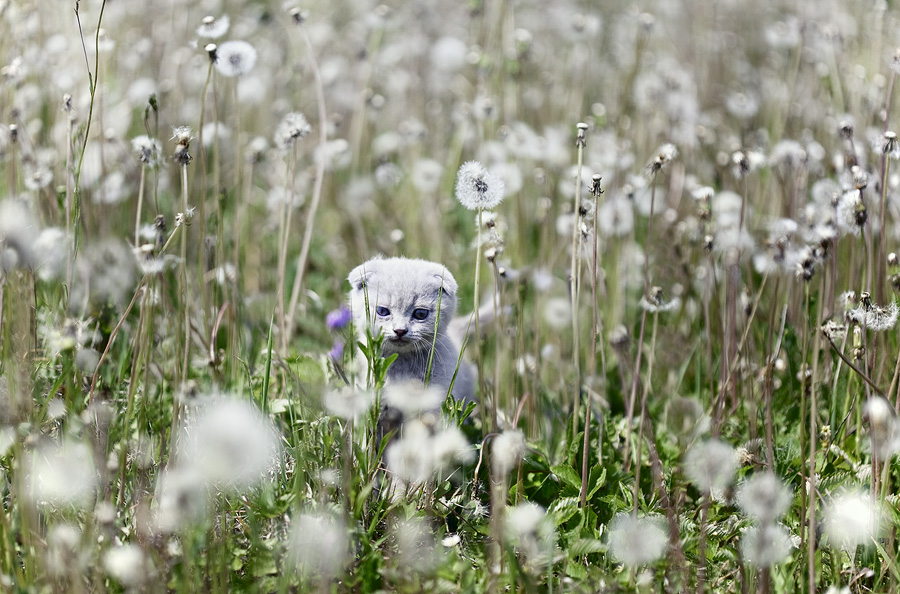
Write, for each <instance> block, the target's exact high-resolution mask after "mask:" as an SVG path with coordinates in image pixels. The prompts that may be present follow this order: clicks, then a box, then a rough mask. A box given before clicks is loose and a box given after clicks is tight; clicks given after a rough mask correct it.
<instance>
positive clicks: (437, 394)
mask: <svg viewBox="0 0 900 594" xmlns="http://www.w3.org/2000/svg"><path fill="white" fill-rule="evenodd" d="M443 401H444V391H442V390H439V389H437V388H435V387H433V386H429V387H425V384H423V383H422V382H417V381H408V382H399V383H393V384H391V385H389V386H386V387H385V390H384V402H385V404H387V405H388V406H390V407H393V408H396V409H398V410H399V411H400V412H402V413H403V414H404V415H405V416H415V415H419V414H422V413H424V412H429V411H437V410H439V409H440V407H441V403H442V402H443Z"/></svg>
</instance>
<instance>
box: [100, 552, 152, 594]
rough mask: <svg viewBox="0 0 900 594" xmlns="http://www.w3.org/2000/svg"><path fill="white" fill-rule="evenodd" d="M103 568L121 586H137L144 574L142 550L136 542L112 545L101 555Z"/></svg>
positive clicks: (141, 581)
mask: <svg viewBox="0 0 900 594" xmlns="http://www.w3.org/2000/svg"><path fill="white" fill-rule="evenodd" d="M103 568H104V569H105V570H106V573H107V574H109V575H110V576H111V577H113V578H115V579H116V580H118V582H119V583H120V584H122V585H123V586H126V587H129V588H130V587H135V586H138V585H140V584H142V583H143V582H144V578H145V575H146V566H145V559H144V552H143V551H142V550H141V547H139V546H137V545H136V544H130V543H129V544H124V545H119V546H114V547H112V548H110V549H109V550H107V551H106V554H105V555H103Z"/></svg>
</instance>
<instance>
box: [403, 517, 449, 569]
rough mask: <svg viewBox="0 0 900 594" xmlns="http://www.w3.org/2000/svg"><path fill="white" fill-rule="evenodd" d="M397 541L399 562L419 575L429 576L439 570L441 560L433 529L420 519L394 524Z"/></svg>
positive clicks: (414, 518) (415, 518) (410, 519)
mask: <svg viewBox="0 0 900 594" xmlns="http://www.w3.org/2000/svg"><path fill="white" fill-rule="evenodd" d="M393 533H394V535H395V537H396V539H397V561H398V562H399V563H400V564H401V565H402V566H403V567H405V568H408V569H411V570H412V571H414V572H416V573H417V574H426V575H427V574H429V573H431V572H432V571H434V569H436V568H437V566H438V564H439V563H440V560H441V558H440V557H439V556H438V552H437V551H436V550H435V544H436V543H435V541H434V535H433V532H432V528H431V527H430V526H428V525H427V523H426V522H425V521H424V520H423V519H422V518H419V517H412V518H409V519H408V520H404V521H400V522H397V523H396V524H394V526H393Z"/></svg>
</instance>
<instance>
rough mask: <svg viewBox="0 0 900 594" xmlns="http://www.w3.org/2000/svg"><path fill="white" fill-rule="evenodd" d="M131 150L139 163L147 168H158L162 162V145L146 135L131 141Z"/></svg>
mask: <svg viewBox="0 0 900 594" xmlns="http://www.w3.org/2000/svg"><path fill="white" fill-rule="evenodd" d="M131 150H132V151H133V152H134V153H136V154H137V156H138V159H139V160H140V162H141V163H143V164H145V165H147V166H149V167H158V166H159V164H160V162H161V161H162V144H161V143H160V142H159V140H157V139H156V138H151V137H150V136H147V135H146V134H142V135H140V136H135V137H134V138H132V139H131Z"/></svg>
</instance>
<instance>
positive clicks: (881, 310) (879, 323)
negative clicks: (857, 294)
mask: <svg viewBox="0 0 900 594" xmlns="http://www.w3.org/2000/svg"><path fill="white" fill-rule="evenodd" d="M898 311H900V309H898V306H897V302H896V301H892V302H891V303H890V304H889V305H886V306H880V305H875V304H873V303H872V302H871V301H868V302H865V301H864V300H861V302H860V304H859V305H858V306H857V307H856V308H854V309H851V310H849V311H848V312H847V314H846V315H847V319H848V320H850V321H851V322H856V323H857V324H859V325H860V326H862V327H864V328H866V329H868V330H872V331H873V332H883V331H885V330H890V329H891V328H893V327H894V326H895V325H896V324H897V314H898Z"/></svg>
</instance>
